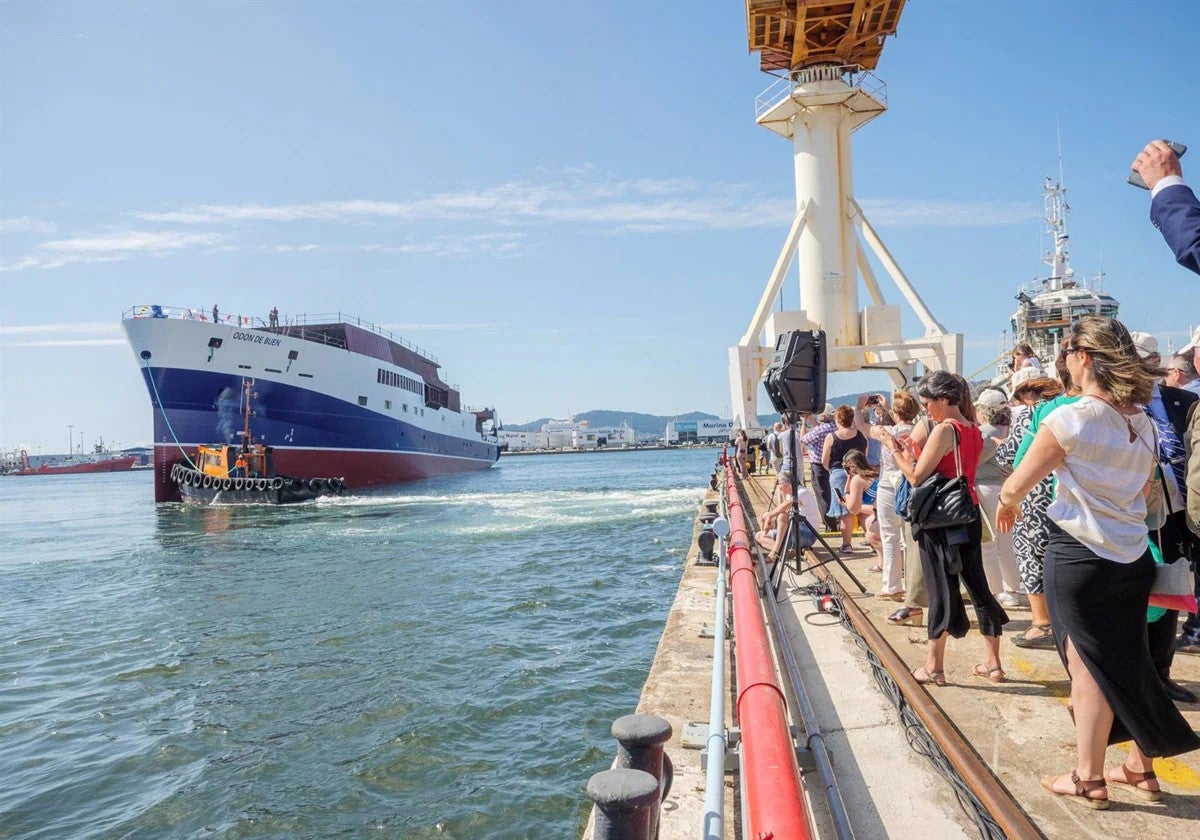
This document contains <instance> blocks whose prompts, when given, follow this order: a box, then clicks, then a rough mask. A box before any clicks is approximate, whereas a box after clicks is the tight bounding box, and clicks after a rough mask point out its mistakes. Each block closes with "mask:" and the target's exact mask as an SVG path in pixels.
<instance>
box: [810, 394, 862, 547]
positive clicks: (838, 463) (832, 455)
mask: <svg viewBox="0 0 1200 840" xmlns="http://www.w3.org/2000/svg"><path fill="white" fill-rule="evenodd" d="M833 419H834V422H835V423H836V424H837V428H835V429H834V430H833V433H832V434H830V435H826V437H825V442H824V443H823V444H822V449H821V466H823V467H824V468H825V469H826V470H827V471H828V472H829V490H830V492H831V493H832V496H831V497H830V499H829V507H828V508H827V509H826V511H825V512H826V514H828V515H829V516H830V517H831V518H834V519H837V520H838V524H839V527H840V529H841V532H842V549H841V550H842V553H843V554H848V553H850V552H851V551H853V550H854V546H853V545H852V544H851V543H850V535H851V533H852V532H853V529H854V517H853V516H852V515H851V514H850V511H849V510H847V509H846V505H845V503H844V502H843V501H842V497H843V495H844V494H845V492H846V483H847V482H848V481H849V476H848V475H847V474H846V470H845V469H844V468H843V467H842V459H844V458H845V457H846V453H847V452H849V451H851V450H852V449H857V450H859V451H860V452H862V453H863V455H864V456H865V455H866V454H867V438H866V435H864V434H863V433H862V432H860V431H859V430H858V429H856V428H854V409H853V408H851V407H850V406H848V405H839V406H838V407H837V411H835V412H834V413H833Z"/></svg>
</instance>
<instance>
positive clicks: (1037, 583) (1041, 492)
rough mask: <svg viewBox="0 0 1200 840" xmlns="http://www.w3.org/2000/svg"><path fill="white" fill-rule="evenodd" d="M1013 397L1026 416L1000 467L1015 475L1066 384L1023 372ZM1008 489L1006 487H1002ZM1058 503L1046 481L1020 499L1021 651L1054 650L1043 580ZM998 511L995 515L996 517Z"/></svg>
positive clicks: (1015, 534) (1016, 544)
mask: <svg viewBox="0 0 1200 840" xmlns="http://www.w3.org/2000/svg"><path fill="white" fill-rule="evenodd" d="M1012 389H1013V392H1012V396H1013V399H1014V400H1015V401H1016V402H1017V404H1018V405H1019V406H1020V407H1021V409H1022V410H1021V411H1019V412H1014V417H1013V422H1012V428H1011V429H1010V430H1009V432H1008V437H1007V438H1005V440H1004V443H1002V444H1000V446H999V447H997V449H996V463H997V464H999V465H1000V467H1002V468H1004V469H1007V470H1009V471H1010V472H1011V470H1012V469H1013V467H1014V465H1015V464H1016V463H1017V451H1018V450H1019V449H1020V447H1021V443H1022V442H1023V441H1024V440H1025V439H1026V438H1027V437H1029V436H1030V435H1029V428H1030V424H1031V423H1032V422H1033V418H1034V415H1035V412H1037V411H1038V410H1039V409H1041V408H1042V407H1043V406H1045V405H1048V404H1049V402H1050V401H1051V400H1053V399H1054V398H1055V397H1058V396H1059V395H1061V394H1062V392H1063V386H1062V383H1061V382H1059V381H1058V380H1056V379H1051V378H1050V377H1049V376H1046V375H1045V374H1044V373H1042V371H1041V370H1038V369H1035V368H1022V369H1021V370H1018V371H1017V372H1016V373H1014V374H1013V378H1012ZM1001 483H1002V484H1003V482H1001ZM1052 501H1054V477H1053V476H1046V477H1045V478H1044V479H1042V480H1041V481H1040V482H1038V484H1037V485H1036V486H1035V487H1033V489H1032V490H1031V491H1030V492H1029V493H1028V494H1027V495H1026V496H1025V498H1024V499H1022V500H1021V518H1020V520H1018V522H1017V523H1016V525H1015V526H1014V527H1013V529H1012V531H1011V533H1012V546H1013V554H1014V555H1015V556H1016V559H1017V569H1018V570H1020V573H1021V584H1022V587H1023V588H1024V590H1025V594H1026V596H1027V597H1028V598H1029V611H1030V613H1031V615H1030V619H1029V622H1030V623H1029V629H1027V630H1026V631H1025V633H1024V634H1022V635H1019V636H1016V637H1014V638H1013V640H1012V642H1013V644H1014V645H1016V646H1017V647H1026V648H1039V647H1040V648H1046V649H1049V648H1052V647H1054V638H1053V631H1052V630H1051V625H1050V614H1049V613H1048V612H1047V611H1046V597H1045V595H1044V594H1043V593H1044V588H1045V585H1044V579H1043V575H1042V566H1043V562H1044V561H1043V558H1044V556H1045V554H1046V542H1047V541H1048V540H1049V539H1050V519H1049V517H1048V516H1047V515H1046V510H1047V509H1048V508H1049V507H1050V503H1051V502H1052ZM995 510H996V509H995V508H993V509H992V511H991V514H992V516H993V517H995Z"/></svg>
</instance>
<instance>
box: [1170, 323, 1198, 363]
mask: <svg viewBox="0 0 1200 840" xmlns="http://www.w3.org/2000/svg"><path fill="white" fill-rule="evenodd" d="M1197 347H1200V327H1196V329H1195V330H1194V331H1193V332H1192V340H1191V341H1189V342H1188V343H1187V344H1185V345H1183V346H1182V347H1180V348H1179V349H1178V350H1177V351H1175V352H1177V353H1178V354H1179V355H1180V356H1186V355H1187V354H1188V353H1191V352H1192V351H1193V350H1195V349H1196V348H1197Z"/></svg>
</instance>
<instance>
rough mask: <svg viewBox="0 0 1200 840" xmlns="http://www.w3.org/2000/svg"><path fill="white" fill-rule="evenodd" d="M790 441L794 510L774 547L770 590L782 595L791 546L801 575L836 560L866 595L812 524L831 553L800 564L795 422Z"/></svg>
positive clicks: (797, 447)
mask: <svg viewBox="0 0 1200 840" xmlns="http://www.w3.org/2000/svg"><path fill="white" fill-rule="evenodd" d="M789 419H791V420H793V421H798V420H799V418H798V417H791V418H789ZM788 443H789V453H790V454H791V458H792V507H791V510H790V511H788V521H787V528H786V529H784V531H783V534H782V535H781V536H780V538H779V541H778V542H776V543H775V548H776V560H775V565H774V566H772V567H771V569H770V570H769V571H768V573H767V580H768V581H771V582H772V583H771V591H772V592H773V593H774V594H775V595H776V596H778V595H779V586H780V584H781V583H783V569H784V566H785V565H786V564H787V553H788V549H789V548H790V549H791V550H792V551H793V552H794V553H795V554H794V556H795V558H796V559H795V561H794V562H795V564H796V565H795V572H796V574H798V575H799V574H803V573H805V572H811V571H812V570H813V569H815V568H817V567H819V566H824V565H826V564H828V563H831V562H836V563H837V564H838V565H839V566H841V567H842V571H843V572H845V573H846V575H847V576H848V577H849V578H850V580H852V581H854V585H855V586H857V587H858V591H859V592H860V593H862V594H864V595H865V594H866V592H867V587H865V586H863V585H862V582H861V581H860V580H859V579H858V578H857V577H855V576H854V572H852V571H850V568H849V567H848V566H847V565H846V564H845V563H844V562H843V561H842V558H841V555H839V554H838V553H837V552H836V551H834V550H833V547H832V546H831V545H829V543H827V542H825V538H824V537H822V536H821V532H820V531H818V530H817V529H816V528H813V527H812V526H811V525H810V526H809V527H810V528H811V530H812V532H813V535H814V536H815V537H816V538H817V542H819V543H820V544H821V545H822V546H823V547H824V549H825V551H827V552H828V553H829V559H828V560H822V561H820V562H819V563H813V564H812V565H811V566H808V567H807V568H802V567H801V565H800V556H801V555H800V525H801V522H800V494H799V488H800V486H801V481H800V447H799V445H798V441H797V440H796V422H792V424H791V425H790V427H789V429H788ZM777 571H778V572H779V578H778V579H777V580H775V579H774V578H775V573H776V572H777Z"/></svg>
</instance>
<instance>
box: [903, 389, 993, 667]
mask: <svg viewBox="0 0 1200 840" xmlns="http://www.w3.org/2000/svg"><path fill="white" fill-rule="evenodd" d="M917 396H919V397H920V398H921V405H922V406H924V408H925V411H926V412H927V413H928V414H929V417H930V419H931V420H933V421H934V423H936V424H937V425H936V426H934V428H933V431H932V432H931V433H930V435H929V439H928V440H927V441H925V444H924V446H923V447H922V449H921V450H920V451H919V452H918V451H917V449H916V447H915V446H914V445H913V444H912V443H911V441H908V440H906V441H905V443H904V446H901V444H900V443H899V442H898V441H895V440H891V441H885V442H884V446H887V447H888V448H889V449H892V450H893V452H894V453H895V459H896V466H897V467H898V468H899V469H900V471H901V472H902V473H904V475H905V476H906V477H907V478H908V480H909V481H910V482H911V483H912V485H913V486H914V487H916V486H917V485H918V484H920V483H921V482H922V481H924V480H925V479H926V478H928V477H929V476H931V475H933V474H934V473H935V472H937V473H940V474H941V475H944V476H946V477H947V478H954V477H955V476H956V475H958V469H959V466H960V465H961V468H962V474H963V475H964V476H965V477H966V479H967V484H968V486H969V488H970V492H971V499H972V501H974V502H975V505H976V513H975V518H974V519H973V520H972V521H971V523H970V524H968V525H963V526H960V527H958V528H939V529H935V530H929V529H922V530H921V532H920V533H919V534H918V536H917V547H918V548H919V549H920V551H921V570H922V572H923V573H924V575H925V586H926V588H927V589H928V590H929V610H928V615H927V619H926V625H927V627H928V631H929V653H928V656H927V658H926V660H925V664H924V665H923V666H921V667H920V668H917V669H916V670H914V671H913V676H914V677H916V678H917V681H918V682H922V683H934V684H936V685H945V684H946V673H945V664H944V663H945V654H946V637H947V635H950V636H953V637H954V638H956V639H961V638H962V637H963V636H965V635H967V631H968V630H969V629H971V620H970V619H969V618H968V617H967V608H966V605H965V604H964V603H963V598H962V592H961V591H959V581H960V579H961V582H962V585H964V586H966V587H967V591H968V592H969V593H971V603H972V604H974V606H975V615H976V616H977V617H978V619H979V632H980V633H981V634H983V640H984V642H985V644H986V652H985V660H984V662H983V663H982V664H980V665H976V666H975V668H974V669H973V670H972V673H973V674H974V675H975V676H977V677H981V678H983V679H987V680H991V681H992V682H1004V669H1003V668H1002V667H1001V666H1000V632H1001V630H1000V628H1001V626H1002V625H1004V624H1005V623H1007V622H1008V616H1007V615H1006V614H1005V612H1004V609H1003V608H1002V607H1001V606H1000V604H999V602H997V601H996V598H995V597H994V596H993V595H992V593H991V588H990V587H989V586H988V582H987V575H986V574H985V573H984V571H983V551H982V548H981V541H982V538H983V524H982V520H981V517H980V515H979V511H978V506H979V496H978V494H977V492H976V489H975V468H976V466H978V464H979V456H980V454H982V452H983V435H982V434H981V433H980V431H979V426H977V425H976V424H975V407H974V406H973V405H972V404H971V391H970V388H969V387H968V386H967V381H966V380H965V379H963V378H962V377H961V376H959V375H957V374H954V373H949V372H947V371H942V370H938V371H933V372H932V373H928V374H926V375H925V376H924V377H923V378H922V379H921V381H920V382H919V383H918V384H917ZM955 449H957V450H958V454H957V457H956V456H955Z"/></svg>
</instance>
